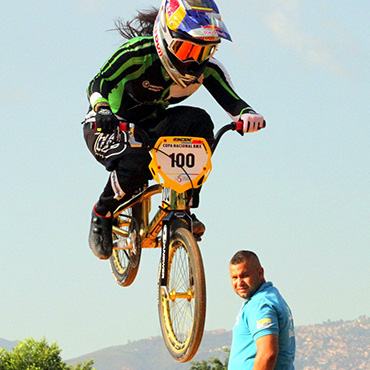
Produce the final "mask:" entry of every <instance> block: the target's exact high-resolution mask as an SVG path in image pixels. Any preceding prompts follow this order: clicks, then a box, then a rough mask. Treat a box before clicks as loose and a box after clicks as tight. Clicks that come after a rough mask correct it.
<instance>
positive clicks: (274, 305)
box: [228, 282, 295, 370]
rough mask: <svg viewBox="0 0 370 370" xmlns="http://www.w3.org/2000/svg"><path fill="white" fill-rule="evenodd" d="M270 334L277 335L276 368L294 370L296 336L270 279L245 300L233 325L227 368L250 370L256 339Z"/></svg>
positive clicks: (283, 302) (285, 306)
mask: <svg viewBox="0 0 370 370" xmlns="http://www.w3.org/2000/svg"><path fill="white" fill-rule="evenodd" d="M269 334H276V335H278V336H279V355H278V358H277V362H276V365H275V370H294V365H293V361H294V353H295V335H294V324H293V316H292V313H291V311H290V308H289V306H288V304H287V303H286V302H285V300H284V299H283V297H282V296H281V295H280V293H279V291H278V289H276V288H275V287H274V286H273V284H272V283H271V282H266V283H264V284H262V285H261V286H260V288H259V289H258V290H257V292H256V293H254V294H253V296H252V297H251V298H250V299H249V300H247V301H245V302H244V303H243V305H242V307H241V309H240V311H239V314H238V316H237V318H236V323H235V325H234V328H233V340H232V345H231V352H230V359H229V366H228V369H229V370H252V369H253V363H254V359H255V357H256V354H257V347H256V344H255V341H256V340H257V339H258V338H260V337H262V336H264V335H269Z"/></svg>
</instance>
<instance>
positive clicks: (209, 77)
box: [88, 37, 249, 123]
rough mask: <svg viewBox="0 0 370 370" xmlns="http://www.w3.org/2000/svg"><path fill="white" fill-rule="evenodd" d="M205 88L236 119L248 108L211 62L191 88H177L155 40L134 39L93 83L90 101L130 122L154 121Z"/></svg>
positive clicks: (106, 65)
mask: <svg viewBox="0 0 370 370" xmlns="http://www.w3.org/2000/svg"><path fill="white" fill-rule="evenodd" d="M201 85H204V86H205V87H206V88H207V90H208V91H209V92H210V93H211V95H212V96H213V97H214V98H215V99H216V101H217V102H218V103H219V104H220V105H221V106H222V108H223V109H225V111H226V112H228V113H229V114H230V115H231V116H232V117H234V119H236V118H238V117H239V115H240V114H241V112H242V111H243V110H244V109H245V108H248V107H249V105H248V104H247V103H246V102H245V101H243V100H242V99H241V98H240V97H239V96H238V95H237V94H236V92H235V91H234V89H233V87H232V85H231V82H230V79H229V78H228V74H227V72H226V71H225V70H224V68H223V66H222V65H221V64H220V63H219V62H218V61H217V60H216V59H214V58H211V59H210V60H209V61H208V63H207V66H206V68H205V71H204V73H203V74H202V75H201V76H200V77H199V78H198V79H197V80H196V81H195V82H194V83H192V84H191V85H189V86H187V87H186V88H183V87H181V86H178V85H177V84H176V83H175V82H174V81H173V80H172V79H171V78H170V76H169V75H168V74H167V72H166V70H165V68H164V67H163V65H162V63H161V61H160V59H159V57H158V54H157V51H156V48H155V45H154V40H153V37H135V38H133V39H131V40H129V41H128V42H126V43H125V44H123V45H122V46H121V47H120V48H119V49H118V50H117V51H116V52H115V53H114V54H113V55H112V56H111V57H110V58H109V60H108V61H107V62H106V63H105V64H104V66H103V67H102V68H101V70H100V72H99V73H98V74H97V75H96V76H95V77H94V79H93V80H92V81H91V82H90V84H89V87H88V98H89V101H90V105H91V106H92V107H94V106H95V105H96V104H97V103H99V102H106V103H109V105H110V107H111V109H112V111H113V112H114V113H116V114H117V115H119V116H121V117H122V118H124V119H126V120H128V121H130V122H135V123H138V122H143V121H145V120H146V119H149V118H154V117H155V116H157V115H158V114H159V113H160V112H161V111H162V110H164V109H166V108H167V107H168V106H169V105H171V104H176V103H179V102H181V101H183V100H184V99H186V98H187V97H189V96H190V95H192V94H193V93H194V92H195V91H197V90H198V88H199V87H200V86H201Z"/></svg>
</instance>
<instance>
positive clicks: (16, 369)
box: [0, 338, 95, 370]
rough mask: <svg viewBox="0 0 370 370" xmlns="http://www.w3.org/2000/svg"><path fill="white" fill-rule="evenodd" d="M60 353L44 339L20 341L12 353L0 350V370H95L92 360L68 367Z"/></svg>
mask: <svg viewBox="0 0 370 370" xmlns="http://www.w3.org/2000/svg"><path fill="white" fill-rule="evenodd" d="M61 352H62V350H61V349H60V348H59V347H58V345H57V343H56V342H54V343H52V344H51V345H49V344H48V343H47V342H46V340H45V339H43V340H41V341H36V340H35V339H33V338H29V339H26V340H25V341H23V342H22V341H20V342H19V343H18V345H17V346H16V347H15V348H14V349H13V350H12V351H7V350H5V349H4V348H1V349H0V370H95V369H93V368H92V365H93V363H94V361H93V360H90V361H87V362H85V363H84V364H82V363H78V364H77V365H76V367H73V366H68V365H67V364H65V363H64V362H63V360H62V358H61V356H60V353H61Z"/></svg>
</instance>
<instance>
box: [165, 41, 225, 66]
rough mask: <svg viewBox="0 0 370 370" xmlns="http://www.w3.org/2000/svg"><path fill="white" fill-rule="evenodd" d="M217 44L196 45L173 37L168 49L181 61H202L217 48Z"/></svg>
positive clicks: (199, 62)
mask: <svg viewBox="0 0 370 370" xmlns="http://www.w3.org/2000/svg"><path fill="white" fill-rule="evenodd" d="M217 47H218V45H217V44H207V45H198V44H195V43H192V42H190V41H186V40H181V39H173V40H172V42H171V44H170V45H169V47H168V50H169V51H170V52H171V53H172V54H173V55H175V57H176V58H177V59H179V60H180V61H181V62H192V61H193V62H194V61H195V62H197V63H198V64H201V63H203V62H204V61H206V60H207V59H209V58H210V57H211V56H212V55H214V53H215V52H216V50H217Z"/></svg>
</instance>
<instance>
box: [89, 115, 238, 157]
mask: <svg viewBox="0 0 370 370" xmlns="http://www.w3.org/2000/svg"><path fill="white" fill-rule="evenodd" d="M242 129H243V121H237V122H231V123H228V124H226V125H225V126H223V127H221V128H220V129H219V130H218V131H217V133H216V135H215V136H214V138H206V140H207V141H208V143H209V145H210V148H211V151H212V153H213V152H214V151H215V150H216V147H217V145H218V143H219V141H220V140H221V137H222V136H223V135H224V134H225V133H226V132H227V131H230V130H231V131H238V132H242ZM95 130H96V124H95ZM120 132H126V133H128V134H129V136H130V137H134V136H135V134H137V135H138V136H139V137H140V139H141V140H142V145H143V146H144V147H145V148H147V149H151V148H152V147H153V145H154V144H155V142H156V141H157V139H155V140H153V139H151V138H150V137H149V135H148V134H147V133H146V132H145V131H144V130H143V129H141V128H140V127H139V126H137V125H135V124H134V123H128V122H125V121H120V122H119V126H118V127H117V130H116V137H117V140H119V137H120V136H119V133H120ZM151 143H153V144H151Z"/></svg>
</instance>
